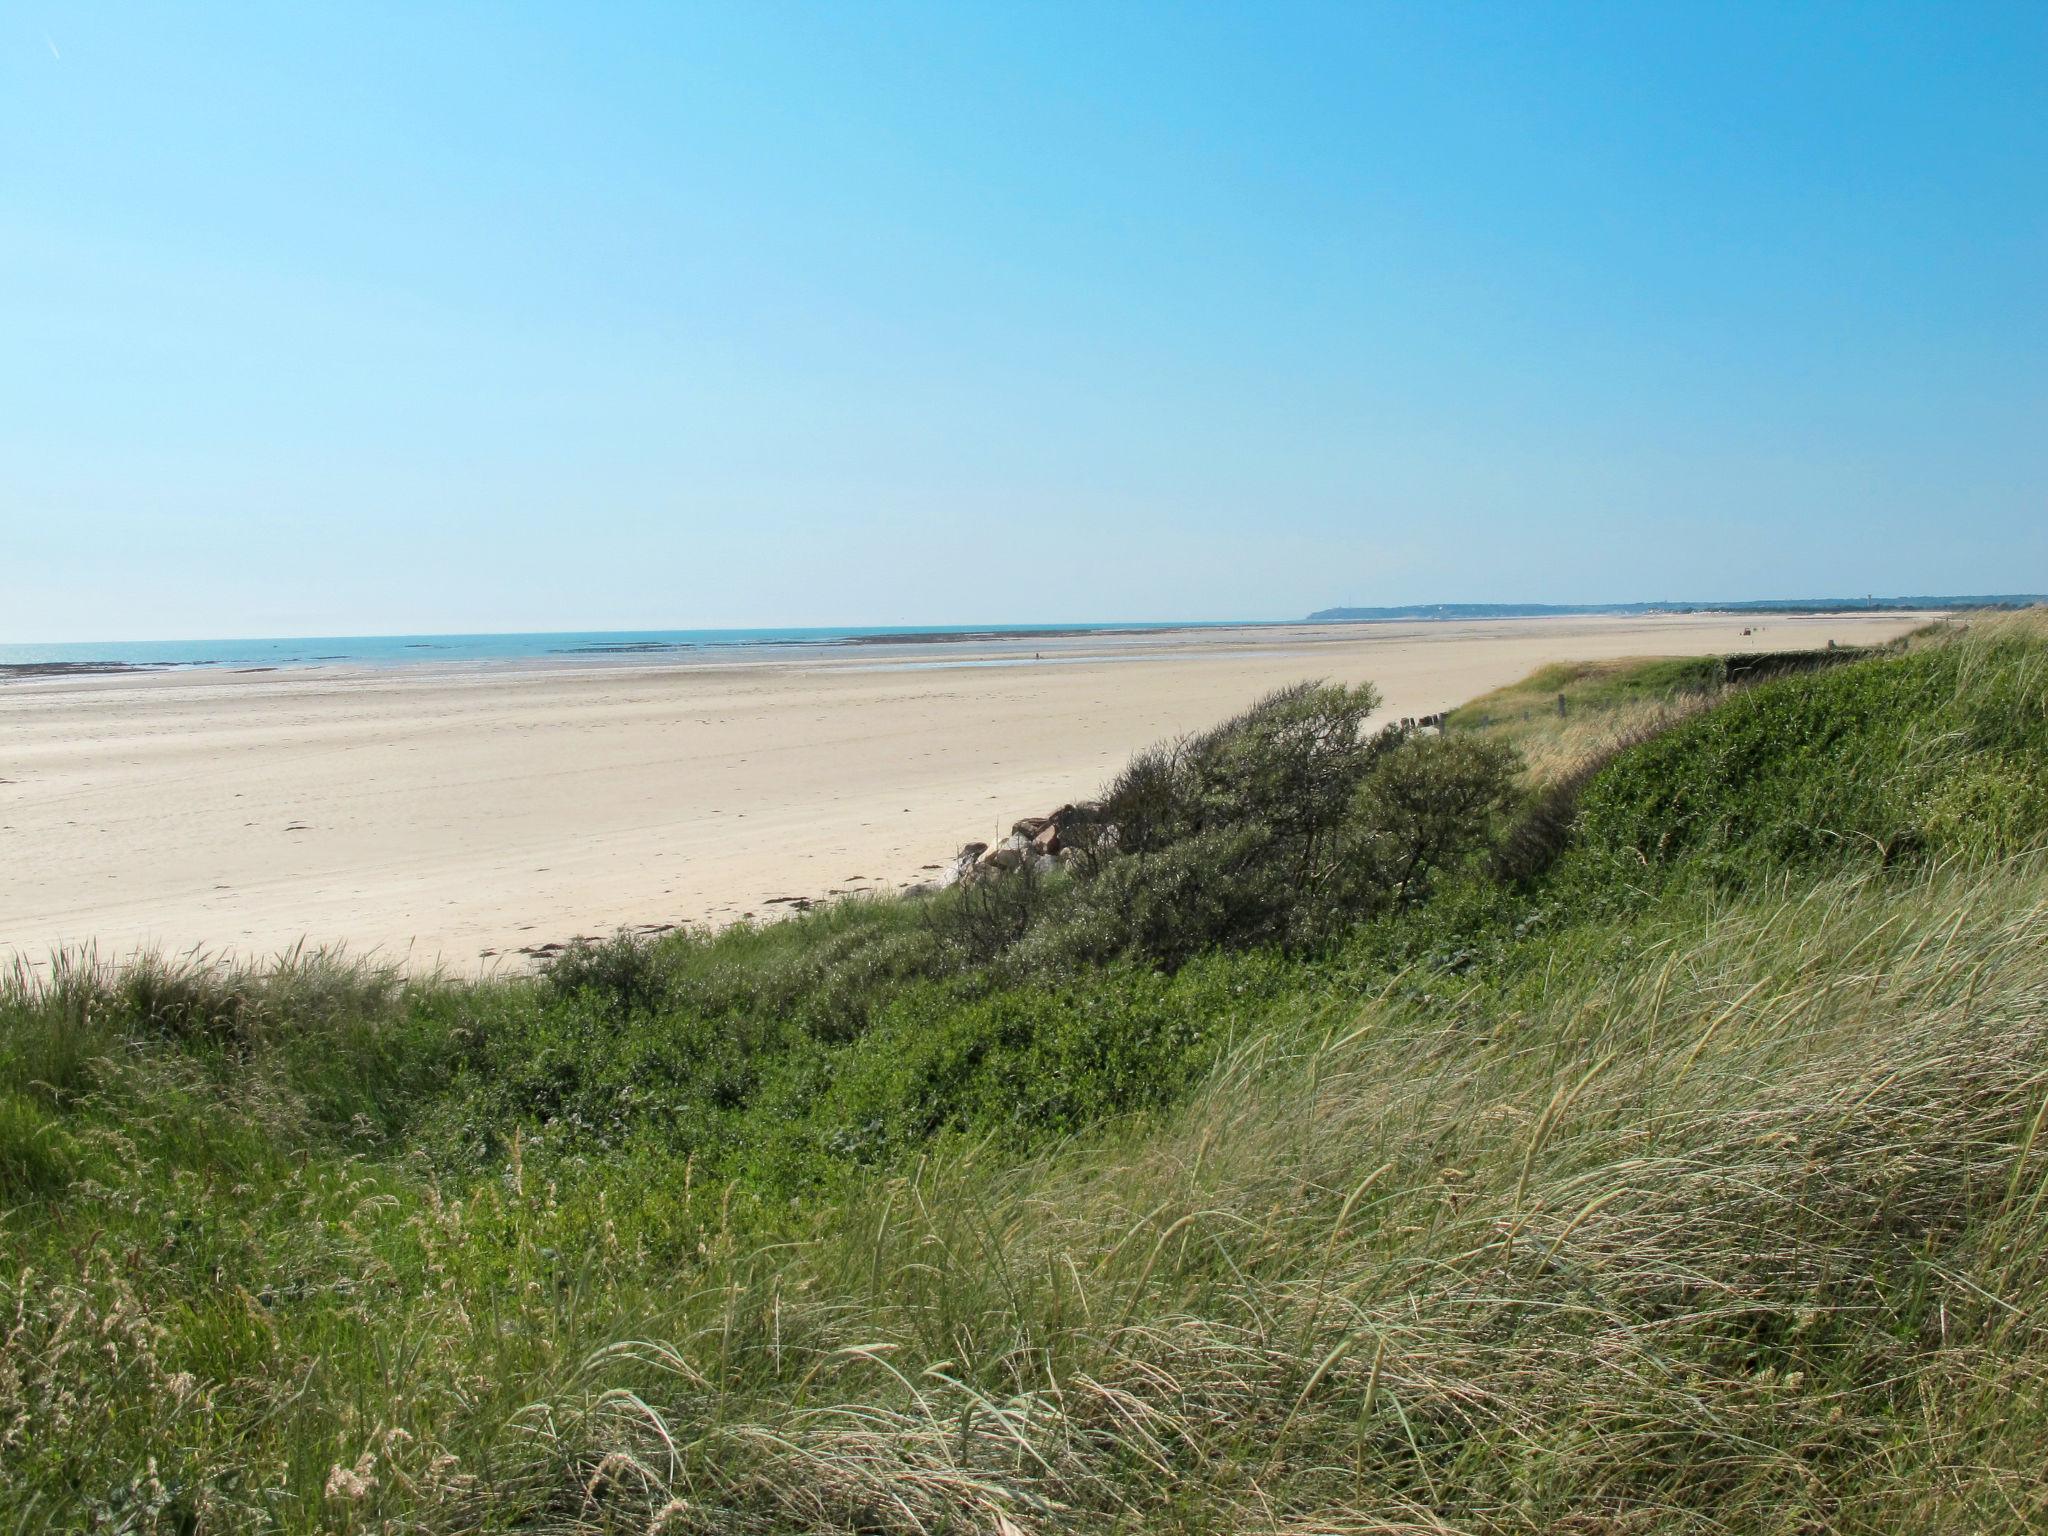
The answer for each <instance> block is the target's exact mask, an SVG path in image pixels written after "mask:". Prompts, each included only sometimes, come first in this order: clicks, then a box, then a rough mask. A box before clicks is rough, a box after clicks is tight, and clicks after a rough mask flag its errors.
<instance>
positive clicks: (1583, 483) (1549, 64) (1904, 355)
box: [0, 0, 2048, 641]
mask: <svg viewBox="0 0 2048 1536" xmlns="http://www.w3.org/2000/svg"><path fill="white" fill-rule="evenodd" d="M2044 487H2048V4H2042V3H2040V0H2027V3H2022V4H2016V5H2011V6H1994V5H1971V4H1960V3H1928V4H1924V5H1915V6H1896V5H1882V4H1856V5H1842V4H1836V5H1791V4H1782V3H1773V4H1765V5H1755V6H1744V5H1735V4H1724V3H1714V4H1703V5H1699V6H1696V7H1688V6H1679V5H1671V4H1650V5H1644V4H1620V5H1613V6H1591V5H1544V4H1498V5H1464V4H1447V3H1444V4H1440V3H1434V0H1432V3H1426V4H1425V3H1417V4H1413V5H1404V6H1380V5H1370V4H1365V3H1357V0H1347V3H1341V4H1329V5H1316V4H1290V3H1282V0H1262V3H1246V4H1242V5H1200V4H1161V5H1141V4H1134V3H1113V4H1103V3H1098V0H1090V3H1085V4H1082V3H1076V4H1071V5H1048V4H1037V3H1029V4H1027V3H1016V4H1007V5H988V4H974V3H968V0H948V3H942V4H941V3H934V4H929V5H910V4H892V3H869V0H858V3H856V0H846V3H842V4H833V5H815V6H796V5H790V4H780V3H772V0H746V3H740V4H731V5H711V6H691V5H679V4H660V5H648V6H644V7H640V6H627V5H615V4H604V5H582V4H568V3H563V4H559V5H555V6H548V7H541V6H530V5H510V4H499V3H492V4H477V5H473V6H462V7H455V6H427V5H416V4H410V3H408V4H403V5H399V4H392V5H366V4H349V5H345V6H344V5H237V6H228V5H213V4H203V3H188V4H181V5H176V6H165V5H158V4H93V5H86V4H75V3H72V4H60V3H44V0H17V3H14V4H11V5H9V6H7V7H5V8H4V10H0V573H4V576H0V640H15V641H27V640H62V639H98V638H108V639H113V638H146V637H164V638H173V637H188V636H218V635H244V634H321V633H330V634H331V633H376V632H390V631H401V632H417V631H451V630H492V629H553V628H633V627H673V628H695V627H706V626H719V625H771V624H851V623H873V624H891V623H917V622H923V623H949V622H967V623H973V622H999V621H1030V620H1047V621H1064V620H1085V619H1173V618H1187V619H1194V618H1230V617H1266V618H1277V617H1294V616H1298V615H1300V614H1302V613H1304V612H1306V611H1307V610H1309V609H1311V608H1316V607H1322V606H1327V605H1330V604H1335V603H1345V602H1348V603H1391V602H1405V601H1422V600H1427V601H1456V600H1471V601H1511V600H1530V601H1553V602H1575V601H1607V600H1626V599H1634V598H1653V597H1683V598H1714V597H1724V598H1727V597H1768V596H1787V595H1817V594H1836V593H1864V592H1872V591H1874V592H1879V593H1889V592H1902V591H1903V592H1930V591H1936V592H1939V591H1986V590H1994V591H2009V590H2040V589H2044V588H2048V490H2044Z"/></svg>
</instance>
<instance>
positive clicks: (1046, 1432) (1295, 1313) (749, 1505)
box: [0, 624, 2048, 1531]
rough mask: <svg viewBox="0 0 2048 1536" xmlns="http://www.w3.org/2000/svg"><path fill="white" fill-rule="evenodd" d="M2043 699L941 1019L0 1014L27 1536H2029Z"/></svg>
mask: <svg viewBox="0 0 2048 1536" xmlns="http://www.w3.org/2000/svg"><path fill="white" fill-rule="evenodd" d="M2044 656H2048V649H2044V646H2043V644H2042V642H2041V640H2040V638H2039V637H2038V634H2037V633H2036V632H2030V631H2029V630H2028V629H2027V628H2026V627H2025V626H2023V625H2010V624H2009V625H2006V626H2004V627H2003V628H2002V629H2001V628H1997V627H1994V628H1993V629H1992V630H1990V631H1988V632H1983V631H1980V632H1979V633H1977V634H1974V635H1971V636H1969V637H1966V638H1965V639H1964V640H1963V641H1962V642H1961V643H1956V642H1953V641H1949V640H1937V641H1934V642H1930V643H1927V644H1924V645H1922V646H1921V647H1919V648H1918V649H1917V650H1915V651H1914V652H1913V653H1912V654H1910V655H1907V656H1904V657H1901V658H1897V659H1895V660H1893V661H1884V662H1878V663H1864V664H1859V665H1857V666H1855V667H1849V668H1844V669H1841V670H1840V671H1836V672H1831V673H1827V674H1823V675H1821V676H1818V677H1812V678H1788V679H1784V680H1781V681H1779V682H1774V683H1770V684H1766V685H1764V686H1762V687H1759V688H1757V689H1756V690H1754V691H1753V692H1748V693H1744V694H1740V695H1737V696H1735V697H1734V698H1732V699H1730V700H1729V701H1727V702H1726V703H1724V704H1723V705H1722V706H1721V707H1720V708H1718V709H1716V710H1715V711H1713V712H1712V713H1709V714H1707V715H1705V716H1704V717H1703V718H1702V719H1699V720H1695V721H1692V722H1690V724H1688V725H1687V726H1686V727H1685V728H1684V729H1681V730H1678V731H1675V732H1673V733H1671V734H1670V735H1667V736H1665V737H1662V738H1660V739H1659V740H1657V741H1655V742H1652V743H1650V744H1649V745H1647V746H1645V747H1639V748H1636V749H1635V750H1634V751H1632V752H1630V753H1627V754H1624V755H1623V757H1622V758H1621V759H1620V760H1618V761H1617V762H1616V763H1615V764H1614V765H1613V767H1611V768H1610V769H1608V770H1606V771H1605V772H1604V773H1602V774H1601V775H1599V776H1598V777H1597V778H1596V779H1595V780H1594V781H1593V784H1592V786H1591V787H1590V788H1589V790H1588V791H1587V800H1586V808H1585V815H1584V818H1583V824H1582V835H1581V837H1580V838H1579V839H1578V840H1577V841H1576V842H1575V843H1573V844H1572V845H1571V846H1570V847H1569V848H1568V849H1567V850H1566V852H1565V854H1564V856H1563V858H1562V859H1561V860H1560V862H1559V863H1558V865H1557V866H1556V867H1555V868H1554V869H1552V870H1551V871H1550V872H1549V873H1548V874H1547V875H1545V876H1544V877H1542V878H1541V879H1540V880H1539V881H1537V882H1536V883H1535V884H1534V885H1533V886H1531V887H1528V888H1521V889H1514V890H1504V889H1500V888H1494V887H1490V886H1487V885H1486V884H1485V883H1484V882H1475V883H1474V884H1473V885H1472V886H1471V887H1470V888H1468V889H1466V890H1464V891H1453V892H1448V893H1446V895H1445V896H1444V898H1443V899H1442V900H1441V901H1439V903H1438V904H1437V905H1436V907H1435V908H1433V909H1431V910H1430V911H1427V912H1424V913H1420V914H1415V915H1413V916H1411V917H1410V918H1407V919H1404V920H1401V921H1397V922H1394V923H1390V924H1384V925H1380V926H1378V927H1376V928H1373V929H1370V930H1367V931H1365V932H1362V933H1361V934H1360V935H1358V936H1357V938H1356V939H1355V940H1354V941H1352V943H1351V944H1349V945H1348V946H1347V947H1345V948H1343V949H1341V950H1340V951H1338V952H1336V953H1333V954H1329V955H1326V956H1323V957H1321V958H1319V959H1294V960H1286V959H1281V958H1278V957H1275V956H1272V955H1268V954H1259V953H1253V954H1242V955H1234V956H1213V957H1209V958H1207V959H1204V960H1201V961H1198V962H1196V963H1195V964H1194V965H1191V966H1189V967H1187V968H1185V969H1183V970H1182V971H1181V972H1179V973H1178V974H1177V975H1175V976H1173V977H1171V978H1167V977H1161V976H1158V975H1155V974H1152V973H1150V972H1144V971H1140V970H1137V969H1132V968H1111V969H1110V970H1108V971H1102V972H1089V973H1086V974H1083V975H1080V976H1075V977H1069V978H1066V979H1064V980H1061V981H1057V982H1051V983H1048V982H1045V981H1034V980H1029V979H1025V980H1015V979H1012V980H1010V981H1007V982H1006V981H1004V980H1002V979H1000V978H996V979H990V978H986V977H957V976H956V977H950V978H946V977H940V978H938V979H918V977H917V974H916V973H917V972H918V970H919V960H918V957H919V955H920V954H921V953H922V948H921V946H922V945H923V944H924V942H925V940H924V937H923V936H922V933H921V929H920V926H919V922H918V917H917V914H916V913H915V911H914V910H911V909H903V908H889V907H877V908H874V909H871V910H865V911H863V910H847V911H842V912H838V913H834V914H829V915H825V914H821V915H819V916H818V917H816V918H814V919H812V920H810V921H808V922H805V923H796V924H789V925H785V926H784V927H782V928H779V929H777V930H773V931H769V932H759V933H745V934H736V935H733V936H731V937H728V938H726V939H723V940H719V941H715V942H704V941H688V942H678V943H675V944H671V945H667V946H664V947H662V948H661V949H660V950H659V951H657V952H655V954H654V958H653V959H652V960H649V959H648V958H647V956H646V955H645V954H642V953H640V952H635V953H634V955H627V954H624V953H621V954H620V955H617V956H614V957H612V960H611V961H610V962H608V963H607V964H605V965H602V966H599V967H598V968H597V969H596V970H594V971H593V972H592V973H591V974H590V975H588V976H586V977H584V978H583V979H582V983H581V984H580V985H577V986H575V987H573V988H568V989H565V988H563V987H560V986H555V987H550V986H548V985H546V984H540V983H530V984H503V985H499V986H495V987H487V988H470V987H450V986H441V985H434V984H427V985H421V986H415V987H412V988H407V989H400V988H398V987H396V986H395V985H394V984H392V983H391V982H389V981H388V980H387V979H382V978H378V977H375V976H373V975H369V974H367V973H362V972H355V971H350V970H348V969H347V968H344V967H335V966H331V965H326V964H321V963H308V964H305V965H302V966H299V967H296V968H293V969H289V970H287V971H285V972H283V973H281V974H279V975H277V976H273V977H269V978H234V979H228V980H222V979H220V978H213V977H205V976H197V975H191V974H185V975H175V974H167V973H166V974H156V975H151V974H147V973H138V974H135V975H130V976H128V977H126V978H123V979H120V980H118V981H117V980H113V979H109V978H106V977H92V976H84V975H80V976H75V977H73V978H72V979H71V980H70V981H69V982H68V983H67V984H66V985H65V986H63V987H61V988H59V989H58V991H57V992H56V993H55V994H54V995H47V996H39V997H31V996H28V995H26V994H25V993H23V992H21V991H19V990H17V991H15V992H14V993H11V994H9V995H8V996H7V997H6V998H5V999H4V1000H0V1010H4V1012H0V1018H4V1031H5V1032H4V1035H0V1040H4V1054H0V1207H6V1208H8V1214H7V1215H6V1217H5V1221H4V1225H0V1234H4V1237H0V1240H4V1242H5V1244H6V1251H7V1255H8V1259H9V1263H8V1264H7V1266H6V1269H5V1271H4V1273H0V1330H4V1332H5V1337H4V1341H0V1343H4V1347H0V1469H4V1473H5V1477H4V1489H5V1491H4V1492H0V1507H4V1508H6V1509H8V1510H9V1511H10V1512H12V1513H13V1514H15V1515H16V1517H17V1519H18V1521H19V1523H20V1524H21V1525H22V1527H23V1528H34V1527H36V1526H37V1525H39V1524H48V1525H56V1526H65V1525H77V1524H82V1523H86V1522H87V1521H90V1520H97V1521H99V1522H100V1523H101V1524H103V1525H104V1526H106V1527H107V1528H121V1527H123V1526H125V1528H129V1529H168V1530H177V1529H205V1530H214V1529H233V1528H240V1527H244V1526H247V1527H256V1526H268V1525H280V1526H282V1527H284V1528H287V1529H298V1530H331V1529H347V1528H359V1529H375V1528H378V1526H379V1523H380V1522H382V1521H386V1520H397V1521H399V1522H401V1524H400V1525H399V1527H398V1528H404V1529H412V1528H424V1529H433V1530H442V1529H465V1528H471V1529H475V1528H484V1529H490V1528H502V1527H504V1526H507V1525H527V1526H533V1527H537V1528H549V1529H554V1528H588V1529H617V1530H645V1529H650V1528H656V1527H658V1528H664V1529H670V1530H678V1531H680V1530H695V1529H703V1530H746V1529H755V1528H758V1529H763V1530H783V1529H792V1528H796V1529H803V1528H823V1529H846V1530H889V1531H895V1530H917V1529H931V1530H937V1529H956V1530H994V1529H999V1528H1000V1525H999V1520H1008V1521H1010V1522H1012V1523H1014V1524H1015V1525H1016V1526H1017V1527H1018V1528H1020V1529H1024V1530H1038V1529H1046V1530H1069V1529H1071V1530H1097V1529H1130V1530H1180V1531H1235V1530H1243V1529H1288V1530H1298V1531H1310V1530H1316V1531H1322V1530H1329V1531H1338V1530H1342V1531H1352V1530H1361V1531H1362V1530H1400V1529H1416V1530H1434V1529H1458V1530H1508V1529H1513V1530H1556V1529H1580V1530H1588V1531H1604V1530H1613V1531H1635V1530H1666V1529H1668V1530H1720V1529H1741V1530H1785V1531H1793V1530H1813V1529H1828V1528H1838V1529H1872V1530H1876V1529H1899V1530H1907V1529H1911V1530H1928V1529H1956V1530H1975V1529H2002V1528H2021V1527H2022V1526H2023V1525H2024V1524H2025V1523H2027V1522H2028V1521H2029V1520H2038V1519H2040V1518H2041V1517H2042V1510H2043V1508H2044V1503H2043V1500H2044V1484H2043V1478H2042V1472H2041V1469H2040V1468H2039V1466H2038V1465H2037V1464H2036V1463H2037V1462H2038V1455H2037V1452H2036V1451H2035V1450H2034V1447H2035V1446H2036V1445H2037V1444H2038V1442H2039V1440H2040V1437H2041V1435H2042V1434H2043V1433H2044V1430H2048V1423H2044V1418H2048V1415H2044V1405H2043V1392H2044V1384H2043V1374H2044V1371H2048V1340H2044V1338H2043V1335H2042V1334H2041V1332H2040V1329H2041V1324H2042V1321H2043V1319H2042V1317H2041V1302H2040V1300H2039V1297H2040V1296H2041V1295H2042V1294H2043V1291H2042V1282H2043V1281H2044V1280H2048V1275H2044V1274H2043V1273H2042V1256H2043V1252H2044V1249H2043V1242H2042V1239H2043V1237H2044V1236H2048V1231H2044V1213H2043V1211H2042V1209H2041V1202H2042V1198H2043V1193H2044V1188H2048V1186H2044V1183H2043V1180H2044V1177H2048V1146H2041V1145H2039V1143H2038V1139H2037V1133H2038V1131H2039V1128H2040V1127H2039V1118H2040V1113H2041V1110H2042V1106H2043V1104H2044V1102H2048V1100H2044V1099H2043V1096H2042V1094H2043V1083H2044V1081H2048V1044H2044V1041H2043V1039H2042V1038H2041V1026H2042V1019H2043V1007H2042V1005H2043V1000H2044V997H2048V960H2044V956H2048V946H2044V943H2043V940H2044V939H2048V901H2044V898H2048V875H2044V871H2043V867H2042V865H2041V862H2040V860H2039V859H2038V858H2034V857H2030V856H2027V855H2026V854H2024V853H2023V852H2020V850H2023V849H2024V848H2026V847H2027V846H2028V845H2029V844H2030V843H2033V842H2036V841H2038V839H2039V836H2040V834H2041V832H2042V830H2043V829H2044V828H2048V808H2044V805H2043V802H2042V799H2041V789H2040V785H2041V776H2040V764H2041V762H2042V757H2043V753H2044V751H2048V739H2044V731H2048V707H2044V692H2043V689H2044V682H2043V679H2044V668H2043V660H2044ZM1887 669H1889V670H1887ZM1582 681H1583V680H1582ZM1567 686H1570V685H1569V684H1568V685H1567ZM1601 686H1602V687H1603V688H1605V689H1607V691H1608V695H1609V697H1611V698H1618V699H1619V700H1620V701H1621V702H1620V704H1618V705H1616V706H1615V707H1616V709H1617V710H1618V709H1620V708H1624V707H1626V705H1627V703H1628V699H1629V695H1630V694H1631V692H1633V693H1635V694H1637V695H1641V694H1643V693H1646V692H1647V693H1650V694H1653V695H1661V694H1662V693H1663V691H1664V690H1663V689H1662V687H1661V684H1660V685H1659V686H1657V687H1649V688H1636V689H1633V690H1631V689H1630V688H1629V687H1627V686H1625V685H1624V686H1620V687H1618V688H1615V687H1611V686H1610V685H1609V683H1608V682H1605V681H1603V682H1602V683H1601ZM1532 687H1534V688H1535V691H1536V692H1538V693H1539V694H1547V695H1548V697H1549V698H1550V701H1551V705H1552V716H1553V717H1554V715H1555V708H1554V700H1555V694H1556V692H1557V691H1558V690H1557V688H1556V687H1555V686H1554V685H1553V682H1552V681H1542V682H1541V683H1540V686H1536V685H1532ZM1580 713H1582V714H1592V713H1596V711H1595V710H1594V709H1593V708H1591V706H1590V705H1589V706H1588V707H1587V708H1584V709H1582V710H1581V711H1580ZM1462 723H1464V724H1467V725H1472V724H1473V722H1470V721H1469V720H1468V721H1466V722H1462ZM1453 724H1454V728H1455V727H1457V726H1459V725H1460V724H1461V722H1459V721H1455V720H1454V722H1453ZM1489 724H1490V726H1491V728H1494V729H1501V728H1510V727H1508V726H1504V725H1503V722H1501V721H1500V720H1497V719H1496V720H1493V721H1491V722H1489ZM1474 728H1476V726H1475V727H1474ZM1817 730H1818V731H1822V732H1824V733H1831V734H1825V739H1826V740H1828V741H1829V743H1830V745H1829V748H1828V750H1827V752H1825V753H1820V752H1810V751H1807V750H1805V749H1804V743H1806V742H1807V741H1808V740H1809V739H1812V738H1813V736H1814V733H1815V732H1816V731H1817ZM1845 760H1846V761H1853V762H1854V763H1855V765H1856V768H1857V772H1856V774H1855V776H1854V778H1853V780H1852V781H1850V782H1849V788H1848V789H1847V790H1844V789H1842V788H1841V786H1840V785H1839V784H1838V783H1837V781H1838V780H1840V779H1841V778H1842V776H1841V775H1840V773H1839V771H1838V767H1839V764H1840V763H1841V762H1843V761H1845ZM1802 818H1803V819H1802ZM1817 827H1824V828H1826V829H1828V831H1829V832H1831V833H1832V834H1833V835H1831V836H1830V835H1820V834H1817V833H1816V832H1815V830H1814V829H1815V828H1817ZM1802 829H1803V830H1802ZM1745 850H1748V855H1747V856H1748V859H1749V863H1748V864H1747V865H1746V866H1745V863H1744V858H1745ZM1887 858H1889V860H1890V863H1891V864H1892V866H1894V867H1891V868H1887V867H1885V866H1886V860H1887ZM1900 866H1903V867H1900ZM1646 872H1648V875H1649V876H1653V878H1652V877H1646ZM1174 1105H1178V1107H1169V1106H1174ZM1133 1110H1136V1111H1139V1112H1140V1113H1139V1114H1138V1115H1137V1117H1136V1118H1128V1114H1129V1112H1130V1111H1133ZM1119 1116H1126V1118H1118V1117H1119ZM1090 1127H1093V1129H1090ZM1074 1133H1079V1135H1078V1139H1071V1140H1070V1139H1066V1138H1069V1137H1070V1136H1072V1135H1073V1134H1074ZM337 1468H338V1469H340V1470H339V1471H337Z"/></svg>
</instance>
